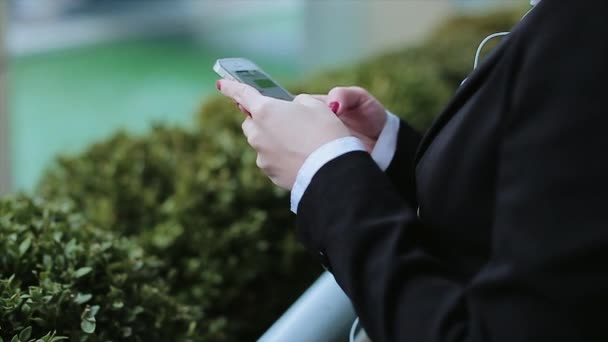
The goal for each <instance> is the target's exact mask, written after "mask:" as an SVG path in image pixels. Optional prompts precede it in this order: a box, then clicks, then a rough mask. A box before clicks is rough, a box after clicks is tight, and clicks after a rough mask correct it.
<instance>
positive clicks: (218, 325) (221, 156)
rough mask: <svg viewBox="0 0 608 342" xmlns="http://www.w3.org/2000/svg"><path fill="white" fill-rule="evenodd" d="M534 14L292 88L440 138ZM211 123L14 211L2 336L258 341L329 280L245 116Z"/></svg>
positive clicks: (74, 176) (221, 106) (93, 158)
mask: <svg viewBox="0 0 608 342" xmlns="http://www.w3.org/2000/svg"><path fill="white" fill-rule="evenodd" d="M519 15H520V14H519V13H517V14H513V13H507V14H496V15H491V16H488V17H481V18H480V17H463V18H456V19H453V20H451V21H449V22H448V23H447V24H446V25H445V26H443V27H441V28H439V29H438V30H437V32H436V33H435V34H434V35H432V39H431V40H429V41H428V42H426V43H424V44H421V45H420V46H417V47H413V48H408V49H404V50H401V51H396V52H394V53H391V54H387V55H384V56H381V57H377V58H373V59H370V60H368V61H366V62H364V63H361V64H358V65H354V66H351V67H346V68H342V69H340V70H334V71H329V72H326V73H323V74H320V75H317V76H315V77H312V78H309V79H307V80H304V81H303V82H301V83H299V84H298V85H296V86H293V87H291V90H292V92H294V93H301V92H307V93H323V92H327V91H328V90H329V89H330V88H331V87H333V86H336V85H360V86H363V87H365V88H367V89H369V90H370V92H371V93H372V94H374V95H375V96H376V97H377V98H378V99H379V100H380V101H382V103H384V104H385V105H386V106H387V108H388V109H390V110H391V111H393V112H395V113H396V114H398V115H400V116H402V117H404V118H406V119H407V120H408V121H409V122H411V123H412V124H413V125H414V126H415V127H416V128H418V129H420V130H424V129H426V128H427V127H428V126H429V125H430V124H431V121H432V120H433V117H434V116H435V115H436V114H437V113H439V112H440V111H441V109H442V107H443V106H444V105H445V103H446V101H447V100H448V99H449V97H450V96H451V94H452V93H453V92H454V90H455V89H456V87H457V86H458V84H459V83H460V82H461V81H462V79H464V78H465V77H466V74H467V73H469V72H470V71H471V68H472V61H473V55H474V52H475V48H476V47H477V45H478V43H479V42H480V41H481V39H483V37H485V35H486V34H488V33H491V32H496V31H500V30H504V29H505V28H508V27H509V26H511V25H512V23H515V22H516V21H517V19H518V17H519ZM196 117H197V119H196V121H197V124H196V125H195V127H194V128H193V129H192V130H188V129H184V128H177V127H166V126H163V125H157V126H155V127H154V128H153V129H151V130H150V132H148V133H146V134H144V135H140V136H136V135H130V134H127V133H117V134H115V135H114V136H112V137H111V138H109V139H106V140H105V141H102V142H100V143H98V144H95V145H93V146H91V147H89V148H88V149H87V150H86V151H84V152H83V153H81V154H79V155H75V156H64V157H60V158H58V159H57V161H56V162H55V163H54V164H53V165H52V167H51V168H50V169H49V170H48V172H47V173H46V175H45V177H44V178H43V180H42V181H41V183H40V186H39V190H38V194H39V195H40V196H41V197H42V198H45V201H41V200H38V199H36V200H32V199H28V198H26V197H20V198H16V199H7V200H4V201H3V202H2V209H0V210H2V214H1V215H0V220H1V221H0V224H1V225H2V226H1V227H0V237H2V238H3V241H2V242H0V243H2V244H4V245H3V246H2V247H3V248H4V249H5V250H7V251H11V253H12V254H10V253H9V254H7V256H5V257H4V259H1V260H2V264H1V266H2V269H0V284H2V285H0V286H2V288H0V291H1V297H0V300H2V301H4V302H1V303H0V304H2V305H0V336H2V338H5V339H8V338H12V336H14V335H15V334H19V333H22V334H23V336H22V337H23V338H22V340H27V339H28V338H27V336H26V335H27V333H28V331H29V330H28V329H29V328H28V327H32V331H31V336H36V337H38V336H43V335H44V334H47V333H51V334H52V332H53V331H56V332H57V335H60V336H69V337H71V338H72V339H73V340H80V339H88V340H91V341H98V340H99V341H101V340H121V339H125V340H132V339H135V340H137V339H139V340H187V339H192V340H204V341H241V340H253V339H255V338H256V337H258V336H259V335H260V334H261V333H262V332H263V331H264V330H265V329H267V328H268V327H269V326H270V324H272V322H274V321H275V320H276V319H277V318H278V316H279V315H280V314H281V313H282V312H283V311H284V310H285V309H286V308H287V307H288V306H289V305H290V304H291V303H292V302H293V300H295V298H296V297H297V296H298V295H299V294H300V293H301V292H302V291H303V289H304V288H305V287H307V286H308V285H309V284H310V282H311V281H312V280H313V279H314V278H315V277H316V276H317V275H318V274H319V273H320V271H321V270H320V268H319V266H318V265H317V263H316V261H314V260H313V259H312V258H310V257H309V256H308V255H307V253H305V252H304V251H303V250H302V248H301V247H299V245H298V244H297V243H296V241H295V239H294V237H293V232H292V228H293V220H294V218H293V216H292V215H291V214H290V213H289V210H288V208H289V196H288V194H287V193H286V192H284V191H280V190H278V189H277V188H275V187H274V186H273V185H272V184H271V183H270V182H269V181H268V180H267V179H266V177H265V176H264V175H263V174H262V173H261V172H260V171H259V170H258V169H257V168H256V166H255V154H254V152H253V151H252V150H251V149H250V148H249V147H248V146H247V143H246V141H245V139H244V138H243V137H242V132H241V128H240V124H241V121H242V116H241V115H239V114H238V113H237V112H236V109H235V108H234V105H233V104H232V103H231V102H230V101H227V100H226V99H224V98H221V97H219V96H218V97H214V98H212V99H210V100H208V101H206V103H205V104H204V105H203V106H202V108H201V110H200V111H199V113H198V114H197V116H196ZM24 208H25V209H24ZM49 213H52V214H49ZM48 215H51V216H52V220H50V221H49V219H48V217H49V216H48ZM45 220H46V221H45ZM40 222H42V223H40ZM40 227H43V228H40ZM56 234H61V238H60V239H59V240H57V239H55V235H56ZM6 237H10V238H6ZM26 241H29V242H26ZM71 241H74V242H71ZM28 244H29V246H28ZM74 244H76V245H77V246H80V247H78V248H77V249H76V251H77V252H73V253H76V254H73V255H72V254H70V255H71V257H70V258H71V259H69V260H68V259H66V258H67V257H66V256H65V255H64V254H65V253H66V251H67V250H68V249H70V250H72V249H73V248H74V246H73V245H74ZM26 247H27V248H26ZM101 249H103V250H101ZM22 250H24V251H25V252H22ZM70 253H72V252H70ZM8 255H10V256H8ZM22 259H23V260H22ZM45 260H47V261H45ZM48 260H52V263H51V264H48ZM58 260H62V261H58ZM49 265H51V266H49ZM49 267H52V269H53V270H54V272H49ZM89 268H90V271H89ZM32 270H33V271H35V272H37V273H31V272H30V271H32ZM78 270H81V271H78ZM81 273H82V275H81ZM42 274H44V277H43V276H42ZM76 275H81V277H76ZM42 279H45V281H44V282H43V281H42ZM46 279H49V280H48V281H50V282H51V283H52V284H55V285H53V286H54V287H53V286H51V287H50V288H49V287H46V286H47V284H46V282H47V280H46ZM31 286H33V288H41V289H42V291H43V293H44V295H43V296H42V297H38V298H42V299H40V300H43V301H44V300H49V299H48V298H49V297H47V296H48V295H49V293H52V298H53V299H52V300H51V301H50V302H48V303H45V304H49V303H51V304H52V305H50V304H49V305H44V306H42V305H39V306H38V307H37V308H38V309H36V310H33V309H32V308H33V306H32V305H30V304H29V303H26V302H27V301H28V300H29V298H30V297H22V296H23V294H26V293H29V291H30V290H31V289H32V287H31ZM49 286H50V285H49ZM58 288H59V289H61V290H57V289H58ZM51 291H56V292H51ZM57 291H59V292H57ZM61 291H69V292H68V294H69V295H65V296H64V297H60V293H63V292H61ZM79 293H80V295H79ZM88 294H90V295H91V297H90V298H89V296H88ZM72 296H74V297H72ZM15 298H19V300H20V301H17V299H15ZM44 298H47V299H44ZM85 299H88V300H87V301H86V302H83V301H84V300H85ZM119 302H120V303H122V304H116V303H119ZM36 303H39V302H36ZM24 304H27V306H29V307H30V309H27V307H26V309H25V311H26V312H29V313H27V314H26V313H24V312H23V310H24V309H23V307H24ZM87 305H88V307H87ZM97 307H99V309H96V308H97ZM28 310H30V311H28ZM87 310H88V311H87ZM95 310H98V311H97V313H96V315H94V316H95V320H96V329H95V331H94V332H93V333H87V332H86V331H84V330H83V326H81V324H85V326H84V327H85V328H87V329H85V330H88V329H89V328H90V323H91V322H88V323H87V322H86V321H87V320H89V321H92V319H91V318H92V317H91V316H92V312H93V311H95ZM83 313H84V316H83ZM134 313H136V314H134ZM53 315H54V316H53ZM59 316H61V317H62V320H61V321H59V320H57V317H59ZM83 317H84V318H83ZM83 322H84V323H83ZM23 331H25V332H23ZM127 333H130V334H131V336H129V337H126V336H125V335H124V334H127ZM49 339H50V337H49V338H47V340H49Z"/></svg>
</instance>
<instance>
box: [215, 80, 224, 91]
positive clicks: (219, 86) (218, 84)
mask: <svg viewBox="0 0 608 342" xmlns="http://www.w3.org/2000/svg"><path fill="white" fill-rule="evenodd" d="M215 87H216V88H217V90H222V83H221V82H220V80H217V81H216V82H215Z"/></svg>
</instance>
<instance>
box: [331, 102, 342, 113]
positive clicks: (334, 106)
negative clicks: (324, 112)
mask: <svg viewBox="0 0 608 342" xmlns="http://www.w3.org/2000/svg"><path fill="white" fill-rule="evenodd" d="M329 109H331V111H332V112H334V114H338V110H339V109H340V103H339V102H330V103H329Z"/></svg>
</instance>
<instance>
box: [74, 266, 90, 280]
mask: <svg viewBox="0 0 608 342" xmlns="http://www.w3.org/2000/svg"><path fill="white" fill-rule="evenodd" d="M92 270H93V268H91V267H88V266H86V267H81V268H79V269H77V270H76V271H74V277H75V278H82V277H84V276H85V275H87V274H89V273H91V271H92Z"/></svg>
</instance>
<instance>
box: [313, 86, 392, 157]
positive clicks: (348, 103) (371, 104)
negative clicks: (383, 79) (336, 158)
mask: <svg viewBox="0 0 608 342" xmlns="http://www.w3.org/2000/svg"><path fill="white" fill-rule="evenodd" d="M315 97H316V98H317V99H319V100H321V101H323V102H325V103H326V104H327V106H328V107H329V108H330V109H331V110H332V111H333V112H334V113H335V114H336V115H337V116H338V118H340V120H342V122H343V123H344V124H345V125H346V127H348V129H349V130H350V132H351V134H352V135H354V136H355V137H357V138H359V139H360V140H361V141H362V142H363V144H364V145H365V148H366V149H367V151H368V152H370V153H371V152H372V150H373V149H374V146H376V141H377V140H378V137H379V136H380V133H381V132H382V129H383V128H384V125H385V123H386V120H387V114H386V110H385V109H384V106H382V104H381V103H380V102H379V101H378V100H376V98H374V97H373V96H372V95H371V94H370V93H369V92H367V90H365V89H363V88H361V87H336V88H333V89H331V90H330V91H329V93H328V94H327V95H315Z"/></svg>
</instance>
